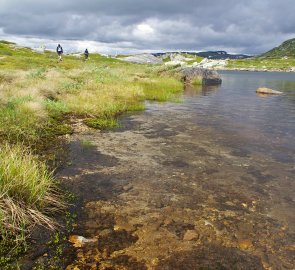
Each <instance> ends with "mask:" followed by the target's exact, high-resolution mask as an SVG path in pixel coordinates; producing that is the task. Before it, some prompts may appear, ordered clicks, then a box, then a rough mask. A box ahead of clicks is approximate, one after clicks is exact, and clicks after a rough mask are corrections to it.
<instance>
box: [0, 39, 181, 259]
mask: <svg viewBox="0 0 295 270" xmlns="http://www.w3.org/2000/svg"><path fill="white" fill-rule="evenodd" d="M90 58H91V59H90V60H89V61H87V62H84V61H82V59H79V58H77V57H74V56H64V61H63V62H61V63H58V62H57V57H56V55H55V53H53V52H50V51H45V52H44V53H43V54H42V53H37V52H33V51H32V50H31V49H28V48H19V47H17V46H16V45H15V44H13V43H9V42H3V41H1V42H0V59H1V61H0V68H1V69H0V149H1V151H0V158H1V165H0V226H1V239H0V249H1V241H2V242H3V241H6V240H7V237H8V236H9V241H10V242H11V243H18V244H19V239H24V238H25V236H26V235H27V234H28V233H29V232H30V230H31V229H32V228H33V227H34V226H35V225H44V226H46V227H49V228H54V226H55V223H54V220H53V219H52V214H53V213H55V212H56V211H58V210H62V209H64V204H63V203H62V199H61V195H60V194H59V191H58V185H57V184H56V180H55V179H54V175H53V173H52V172H51V171H50V170H49V169H48V166H47V165H45V164H48V161H49V160H51V161H52V160H54V159H55V156H54V154H55V153H56V152H54V151H53V152H50V151H49V150H50V149H51V148H52V147H53V148H54V146H55V145H56V142H57V141H59V140H61V138H62V135H65V134H68V133H71V132H73V129H72V127H71V123H72V120H73V119H79V120H81V121H80V122H83V123H84V124H86V125H88V126H89V127H92V128H98V129H107V128H113V127H116V126H118V121H117V119H118V116H119V115H120V114H122V113H124V112H127V111H136V110H143V109H144V108H145V106H144V101H145V100H157V101H167V100H175V99H176V97H177V94H178V93H180V92H181V91H182V89H183V85H182V83H181V82H180V81H179V80H178V79H177V78H175V77H173V76H171V75H169V72H167V73H165V72H164V71H165V68H164V69H163V67H161V68H159V67H158V66H156V67H151V66H146V65H135V64H129V63H125V62H121V61H119V60H116V59H114V58H108V57H103V56H100V55H98V54H97V55H94V54H93V55H91V56H90ZM50 164H53V163H50ZM6 236H7V237H6ZM6 252H7V249H5V250H0V253H1V255H2V256H4V257H5V253H6ZM0 264H1V262H0Z"/></svg>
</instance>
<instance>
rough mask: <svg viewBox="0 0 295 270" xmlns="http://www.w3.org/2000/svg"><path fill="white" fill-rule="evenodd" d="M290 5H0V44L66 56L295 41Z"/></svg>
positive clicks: (148, 1) (64, 1) (202, 0)
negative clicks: (61, 52) (58, 51)
mask: <svg viewBox="0 0 295 270" xmlns="http://www.w3.org/2000/svg"><path fill="white" fill-rule="evenodd" d="M294 14H295V5H294V0H50V1H49V0H0V39H3V40H9V41H14V42H16V43H18V44H20V45H25V46H29V47H40V46H43V45H44V46H45V47H46V48H48V49H55V48H56V46H57V44H58V43H60V44H61V45H62V46H63V48H64V50H65V52H72V51H84V50H85V48H88V50H89V51H90V52H94V51H95V52H99V53H104V54H133V53H142V52H163V51H208V50H225V51H227V52H230V53H244V54H259V53H262V52H265V51H268V50H270V49H272V48H273V47H275V46H278V45H280V44H281V43H282V42H283V41H285V40H287V39H290V38H295V16H294Z"/></svg>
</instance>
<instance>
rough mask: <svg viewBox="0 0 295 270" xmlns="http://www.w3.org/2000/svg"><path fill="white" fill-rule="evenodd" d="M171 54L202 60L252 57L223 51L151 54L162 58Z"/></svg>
mask: <svg viewBox="0 0 295 270" xmlns="http://www.w3.org/2000/svg"><path fill="white" fill-rule="evenodd" d="M171 53H183V54H188V55H197V56H200V57H204V58H209V59H244V58H249V57H252V56H250V55H245V54H229V53H227V52H225V51H207V52H165V53H153V55H154V56H157V57H158V56H162V55H164V54H171Z"/></svg>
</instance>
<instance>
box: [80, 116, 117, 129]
mask: <svg viewBox="0 0 295 270" xmlns="http://www.w3.org/2000/svg"><path fill="white" fill-rule="evenodd" d="M84 122H85V124H86V125H87V126H89V127H92V128H95V129H101V130H105V129H112V128H116V127H118V126H119V123H118V120H117V119H112V118H107V119H86V120H85V121H84Z"/></svg>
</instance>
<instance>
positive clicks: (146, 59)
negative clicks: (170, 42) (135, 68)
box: [118, 53, 163, 65]
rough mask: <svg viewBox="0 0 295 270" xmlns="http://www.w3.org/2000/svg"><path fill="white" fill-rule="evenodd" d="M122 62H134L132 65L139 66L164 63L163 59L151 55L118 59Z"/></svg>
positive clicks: (145, 54)
mask: <svg viewBox="0 0 295 270" xmlns="http://www.w3.org/2000/svg"><path fill="white" fill-rule="evenodd" d="M118 59H120V60H122V61H126V62H132V63H137V64H153V65H155V64H162V63H163V61H162V59H160V58H158V57H156V56H153V55H152V54H149V53H143V54H137V55H131V56H127V57H121V58H118Z"/></svg>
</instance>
